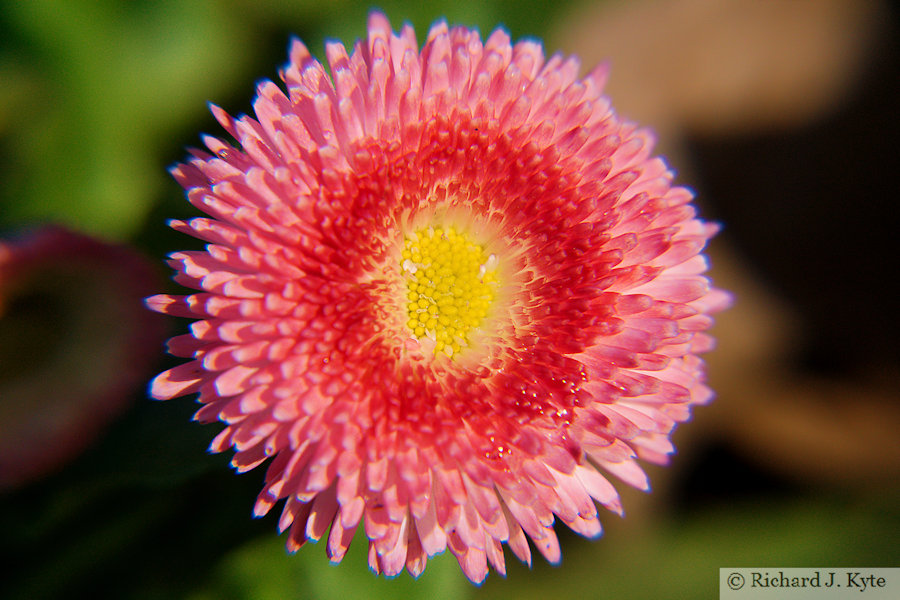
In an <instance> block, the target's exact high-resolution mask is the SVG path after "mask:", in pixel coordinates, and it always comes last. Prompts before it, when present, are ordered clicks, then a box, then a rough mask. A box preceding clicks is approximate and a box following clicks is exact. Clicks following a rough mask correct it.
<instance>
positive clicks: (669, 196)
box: [148, 13, 728, 582]
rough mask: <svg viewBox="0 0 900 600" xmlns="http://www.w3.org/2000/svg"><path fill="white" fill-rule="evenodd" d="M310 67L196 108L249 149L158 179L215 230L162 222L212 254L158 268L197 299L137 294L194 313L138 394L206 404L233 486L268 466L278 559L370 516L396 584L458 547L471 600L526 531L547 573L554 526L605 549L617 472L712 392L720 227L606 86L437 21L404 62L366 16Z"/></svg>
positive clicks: (263, 497) (401, 45) (555, 61)
mask: <svg viewBox="0 0 900 600" xmlns="http://www.w3.org/2000/svg"><path fill="white" fill-rule="evenodd" d="M326 55H327V59H328V63H329V67H330V71H331V76H329V75H328V73H327V72H326V70H325V68H324V66H323V65H322V64H320V63H319V62H317V61H316V60H315V59H313V58H312V57H311V56H310V54H309V52H308V51H307V49H306V47H305V46H304V45H303V44H302V43H301V42H300V41H294V42H293V44H292V46H291V49H290V62H289V63H288V65H287V66H286V68H285V69H284V71H283V72H282V73H281V77H282V79H283V80H284V83H285V84H286V86H287V93H285V92H284V91H283V90H282V89H281V88H279V86H277V85H275V84H274V83H272V82H269V81H266V82H263V83H261V84H260V85H259V88H258V96H257V98H256V100H255V103H254V111H255V118H254V117H249V116H242V117H240V118H233V117H231V116H229V115H227V114H226V113H225V112H224V111H222V110H221V109H219V108H217V107H213V108H212V110H213V112H214V114H215V116H216V117H217V119H218V120H219V122H220V123H221V124H222V126H223V127H224V128H225V129H226V130H227V131H228V133H229V134H231V136H233V137H234V138H235V139H236V140H237V142H238V146H237V147H235V146H232V145H230V144H228V143H226V142H224V141H222V140H220V139H218V138H214V137H206V138H205V139H204V141H205V143H206V146H207V148H208V149H209V152H205V151H199V150H197V151H194V152H193V158H192V159H191V160H190V161H189V162H187V163H186V164H182V165H178V166H176V167H175V168H174V169H173V174H174V176H175V178H176V179H177V180H178V181H179V182H180V183H181V184H182V185H183V186H184V188H185V189H186V190H187V196H188V199H189V200H190V201H191V203H193V204H194V205H195V206H196V207H198V208H200V209H201V210H203V211H204V212H206V213H207V214H208V215H210V217H211V218H196V219H192V220H190V221H187V222H182V221H176V222H174V223H173V227H175V228H176V229H178V230H179V231H183V232H185V233H188V234H190V235H193V236H196V237H199V238H201V239H204V240H206V241H208V242H209V245H208V246H207V249H206V251H203V252H179V253H175V254H173V255H172V257H171V258H172V260H171V264H172V266H173V267H174V268H175V269H176V271H177V275H176V280H177V281H179V282H180V283H182V284H184V285H186V286H189V287H192V288H195V289H197V290H199V293H196V294H193V295H190V296H185V297H182V296H168V295H165V296H154V297H153V298H150V299H149V300H148V303H149V305H150V306H151V307H152V308H154V309H155V310H158V311H161V312H165V313H168V314H172V315H178V316H183V317H191V318H194V319H198V320H197V321H196V322H195V323H194V324H193V325H192V326H191V333H190V334H188V335H184V336H181V337H176V338H173V339H172V340H171V341H170V344H169V349H170V351H171V352H172V353H173V354H175V355H177V356H182V357H185V358H189V359H191V360H190V362H187V363H186V364H183V365H181V366H178V367H175V368H173V369H171V370H169V371H167V372H165V373H162V374H161V375H159V376H158V377H157V378H156V379H155V380H154V382H153V384H152V394H153V396H154V397H155V398H159V399H167V398H172V397H175V396H181V395H185V394H194V393H197V394H199V400H200V402H201V403H202V404H203V405H204V406H203V407H202V408H201V409H200V410H199V411H198V412H197V419H198V420H200V421H203V422H212V421H216V420H218V421H222V422H223V423H225V425H226V426H225V429H224V430H222V432H221V433H220V434H219V435H218V436H217V437H216V438H215V440H214V441H213V443H212V446H211V448H212V450H214V451H216V452H219V451H223V450H225V449H227V448H229V447H231V448H234V450H235V455H234V459H233V464H234V465H235V467H236V468H237V469H238V471H246V470H248V469H252V468H253V467H256V466H257V465H260V464H261V463H263V462H265V461H266V460H267V459H271V462H270V463H269V465H268V471H267V475H266V484H265V487H264V489H263V491H262V493H261V494H260V495H259V498H258V500H257V502H256V507H255V513H256V514H257V515H262V514H265V513H267V512H268V511H269V510H270V509H271V508H272V507H273V505H275V504H276V503H277V502H279V501H280V500H284V507H283V509H282V512H281V518H280V520H279V528H280V529H281V530H289V533H288V542H287V544H288V548H289V549H290V550H296V549H298V548H299V547H300V546H302V545H303V544H304V543H305V542H306V541H308V540H318V539H320V538H322V537H324V536H326V534H327V540H328V541H327V552H328V555H329V557H330V558H331V559H332V561H335V562H337V561H340V560H341V558H342V557H343V556H344V553H345V552H346V550H347V546H348V544H349V543H350V540H351V538H352V537H353V533H354V531H355V530H356V528H357V525H359V524H360V523H362V524H363V527H364V529H365V533H366V536H367V537H368V540H369V564H370V566H371V567H372V568H373V569H374V570H375V571H376V572H383V573H385V574H387V575H396V574H398V573H399V572H401V571H402V570H403V568H404V567H406V568H407V569H408V570H409V572H410V573H412V574H413V575H418V574H419V573H421V571H422V570H423V569H424V568H425V563H426V561H427V558H428V557H429V556H433V555H435V554H436V553H439V552H442V551H444V550H446V549H448V548H449V550H450V551H451V552H452V553H453V554H454V555H455V556H456V558H457V559H458V560H459V563H460V566H461V567H462V569H463V571H464V572H465V574H466V575H467V576H468V577H469V578H470V579H471V580H473V581H476V582H478V581H482V580H483V579H484V578H485V576H486V575H487V570H488V563H490V565H492V566H493V567H494V568H495V569H496V570H498V571H500V572H504V571H505V566H504V555H503V550H502V546H501V545H502V543H504V542H505V543H507V544H508V546H509V547H510V549H511V550H512V551H513V553H514V554H515V555H516V556H517V557H519V558H520V559H521V560H523V561H525V562H528V563H529V564H530V561H531V550H530V547H529V544H528V541H527V539H529V538H530V540H531V542H532V543H533V544H534V546H535V547H536V548H537V550H538V551H539V552H541V553H542V554H543V555H544V556H545V557H546V558H547V559H548V560H550V561H552V562H556V561H558V560H559V559H560V548H559V543H558V541H557V537H556V535H555V533H554V530H553V523H554V520H555V518H559V519H560V520H561V521H562V522H563V523H565V524H566V525H568V526H569V527H571V528H572V529H574V530H575V531H577V532H579V533H581V534H584V535H586V536H596V535H599V533H600V530H601V527H600V522H599V520H598V514H597V506H596V504H597V503H599V504H600V505H602V506H604V507H606V508H608V509H610V510H612V511H614V512H617V513H620V512H621V510H622V508H621V506H620V503H619V499H618V495H617V493H616V491H615V489H614V488H613V486H612V485H611V483H610V482H609V481H608V479H607V474H610V473H611V474H613V475H615V476H616V477H618V478H620V479H622V480H624V481H625V482H627V483H629V484H631V485H634V486H636V487H638V488H642V489H645V488H647V485H648V484H647V478H646V476H645V474H644V472H643V471H642V469H641V467H640V466H639V465H638V463H637V459H639V458H640V459H643V460H647V461H651V462H656V463H662V462H665V461H666V457H667V455H668V454H669V453H670V452H672V450H673V448H672V445H671V443H670V441H669V436H670V433H671V432H672V429H673V427H674V426H675V425H676V424H677V423H678V422H681V421H685V420H686V419H688V417H689V414H690V409H691V407H692V406H693V405H695V404H702V403H704V402H707V401H708V400H709V399H710V397H711V392H710V390H709V389H708V388H707V387H706V386H705V385H704V383H703V365H702V362H701V360H700V359H699V358H698V357H697V354H698V353H701V352H704V351H706V350H708V349H709V348H710V347H711V340H710V338H709V337H708V336H707V335H706V334H704V333H702V332H703V330H705V329H707V328H708V327H709V326H710V324H711V318H710V316H709V315H710V313H711V312H713V311H715V310H718V309H721V308H723V307H724V306H725V305H726V304H727V302H728V299H727V296H726V295H725V294H724V293H722V292H718V291H715V290H711V289H710V287H709V282H708V281H707V279H706V278H704V277H703V276H702V273H703V272H704V271H705V270H706V268H707V263H706V259H705V258H704V256H703V255H702V254H701V251H702V249H703V248H704V246H705V244H706V242H707V240H708V239H709V238H710V237H711V236H712V235H713V234H714V233H715V231H716V226H715V225H711V224H708V223H704V222H703V221H701V220H699V219H697V218H696V216H695V209H694V207H693V206H692V205H691V200H692V195H691V193H690V192H689V191H688V190H686V189H684V188H681V187H673V186H672V185H671V182H672V173H671V172H670V171H669V169H668V168H667V166H666V165H665V163H664V162H663V161H662V160H660V159H659V158H653V157H652V156H651V154H650V153H651V146H652V140H651V136H650V134H649V133H647V132H646V131H643V130H639V129H638V128H637V127H636V126H635V125H633V124H631V123H629V122H626V121H623V120H621V119H620V118H619V117H618V116H616V114H615V113H614V112H613V111H612V110H611V108H610V104H609V100H608V99H607V98H606V97H604V96H603V95H602V88H603V84H604V80H605V77H606V72H605V69H604V68H599V69H597V70H595V71H593V72H591V73H590V74H589V75H588V76H586V77H584V78H582V79H579V77H578V70H579V65H578V62H577V61H576V60H575V59H573V58H564V57H562V56H559V55H555V56H553V57H551V58H550V59H545V57H544V55H543V52H542V49H541V46H540V45H539V44H538V43H536V42H533V41H521V42H518V43H516V44H515V45H513V44H511V43H510V39H509V36H508V35H507V34H506V33H505V32H504V31H502V30H497V31H495V32H494V33H492V34H491V36H490V37H489V38H488V39H487V41H485V42H482V41H481V39H480V38H479V35H478V33H477V32H476V31H472V30H469V29H466V28H463V27H456V28H453V29H448V27H447V25H446V24H445V23H443V22H438V23H437V24H436V25H434V26H433V27H432V29H431V30H430V31H429V33H428V38H427V40H426V42H425V44H424V45H423V47H422V48H421V50H420V49H419V47H418V43H417V41H416V38H415V34H414V33H413V30H412V28H411V27H409V26H405V27H404V28H403V29H402V30H401V31H400V33H399V34H395V33H393V32H392V30H391V27H390V24H389V23H388V21H387V19H386V18H385V17H384V16H383V15H381V14H379V13H374V14H372V15H371V17H370V20H369V28H368V38H367V39H366V40H365V41H360V42H357V44H356V46H355V47H354V48H353V51H352V52H351V53H348V51H347V50H346V49H345V48H344V46H342V45H341V44H339V43H329V44H327V46H326Z"/></svg>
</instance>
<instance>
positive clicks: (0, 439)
mask: <svg viewBox="0 0 900 600" xmlns="http://www.w3.org/2000/svg"><path fill="white" fill-rule="evenodd" d="M158 284H159V282H158V280H157V275H156V273H155V272H154V270H153V264H152V263H150V262H149V261H148V260H147V259H146V258H145V257H143V256H141V255H139V254H137V253H136V252H134V251H133V250H131V249H129V248H127V247H124V246H120V245H114V244H109V243H105V242H102V241H100V240H97V239H94V238H91V237H88V236H85V235H82V234H80V233H76V232H74V231H71V230H68V229H65V228H63V227H59V226H45V227H40V228H37V229H34V230H30V231H24V232H22V233H21V234H19V235H16V236H14V237H10V238H7V239H0V491H4V490H6V489H11V488H15V487H20V486H23V485H26V484H28V483H31V482H33V481H35V480H37V479H39V478H40V477H43V476H46V475H49V474H50V473H52V472H53V471H56V470H58V469H59V468H61V467H62V466H64V465H65V464H66V463H67V462H69V461H71V460H73V459H74V458H75V457H76V456H78V454H80V453H81V452H82V451H83V450H85V449H86V448H87V447H88V446H89V445H90V443H91V442H93V441H95V440H96V439H97V437H98V436H99V434H100V433H101V432H102V431H103V430H104V428H105V427H106V426H107V425H108V424H109V423H110V422H112V420H113V419H114V418H115V417H117V416H119V415H120V414H121V413H122V412H123V411H124V410H125V409H126V408H128V406H129V403H130V402H131V401H132V400H133V398H134V394H135V393H136V392H137V391H138V389H139V388H140V386H141V382H142V381H144V380H145V379H146V377H147V373H148V372H149V371H150V369H151V368H152V365H153V363H155V362H156V357H155V356H154V354H155V352H154V351H153V350H152V348H153V346H155V345H157V344H159V343H160V342H161V341H162V339H163V338H164V336H165V327H164V325H165V324H164V323H163V322H162V318H161V317H160V316H159V315H154V314H151V313H149V312H147V311H146V310H144V309H143V307H142V306H141V304H140V300H141V298H143V297H144V296H146V295H147V294H148V293H150V292H152V291H153V289H154V288H156V287H157V286H158ZM111 323H113V324H115V326H114V327H110V324H111Z"/></svg>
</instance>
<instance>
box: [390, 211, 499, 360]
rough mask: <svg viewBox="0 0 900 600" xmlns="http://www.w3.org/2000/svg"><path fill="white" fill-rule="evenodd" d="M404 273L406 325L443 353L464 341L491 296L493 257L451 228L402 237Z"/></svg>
mask: <svg viewBox="0 0 900 600" xmlns="http://www.w3.org/2000/svg"><path fill="white" fill-rule="evenodd" d="M400 256H401V262H402V270H403V274H404V275H405V277H406V299H407V303H406V310H407V313H408V314H407V317H408V318H407V322H406V325H407V327H408V328H409V329H410V331H411V332H412V334H413V335H414V336H415V337H416V338H418V339H421V338H423V337H428V338H429V339H431V340H433V341H434V352H435V353H436V354H437V353H444V354H447V355H448V356H453V354H455V353H458V352H460V351H461V350H462V349H463V348H465V347H466V346H467V345H468V344H469V335H470V333H471V332H472V331H473V330H475V329H477V328H478V327H480V326H481V323H482V321H483V320H484V318H485V317H486V316H487V314H488V311H489V309H490V306H491V304H492V303H493V301H494V299H495V297H496V288H497V271H496V263H497V259H496V257H495V256H494V255H487V254H486V253H485V251H484V248H483V247H482V246H480V245H478V244H476V243H474V242H473V241H472V240H471V239H470V238H469V237H468V236H466V235H465V234H462V233H459V232H457V231H456V229H455V228H453V227H443V228H441V227H428V228H425V229H421V230H419V231H416V232H415V233H414V234H413V235H410V236H408V237H407V238H406V239H405V241H404V245H403V250H402V251H401V253H400Z"/></svg>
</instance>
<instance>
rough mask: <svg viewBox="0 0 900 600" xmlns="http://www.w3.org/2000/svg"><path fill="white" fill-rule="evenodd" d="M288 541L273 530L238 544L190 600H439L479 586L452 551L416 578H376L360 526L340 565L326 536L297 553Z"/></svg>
mask: <svg viewBox="0 0 900 600" xmlns="http://www.w3.org/2000/svg"><path fill="white" fill-rule="evenodd" d="M284 542H285V536H283V535H282V536H275V535H274V534H273V535H272V536H269V537H265V538H262V539H260V540H257V541H254V542H252V543H250V544H247V545H246V546H244V547H243V548H240V549H239V550H237V551H236V552H234V553H233V554H231V555H229V556H228V557H226V558H225V560H224V561H223V562H222V563H221V565H220V566H219V568H218V569H217V570H216V571H215V573H214V575H213V579H212V580H211V581H209V582H208V585H207V586H205V587H204V589H203V590H202V591H200V592H197V593H196V594H194V595H192V596H191V597H190V600H282V599H283V598H303V599H304V600H347V599H348V598H367V599H372V600H378V599H379V598H386V599H387V598H404V599H409V600H416V599H419V598H421V599H422V600H439V599H443V598H466V597H469V595H470V593H471V592H472V591H474V590H475V589H476V588H475V587H474V586H472V585H471V584H470V583H469V582H468V581H467V580H466V578H465V576H463V574H462V572H461V571H460V569H459V565H458V564H457V563H456V560H455V559H454V558H453V557H452V556H451V555H450V554H448V553H445V554H442V555H440V556H437V557H435V558H433V559H430V560H429V561H428V566H427V567H426V568H425V572H424V573H423V574H422V575H421V576H420V577H419V578H418V579H413V578H412V577H410V576H409V574H408V573H406V572H405V571H404V572H403V573H402V574H401V575H399V576H397V577H396V578H394V579H392V580H388V579H386V578H385V577H381V576H379V577H376V576H375V575H374V574H373V573H372V572H371V571H370V570H369V568H368V564H367V558H366V557H367V550H368V545H367V544H366V539H365V535H364V533H363V532H362V530H361V529H360V530H359V531H357V532H356V536H355V537H354V538H353V543H352V544H351V545H350V550H349V551H348V552H347V555H346V556H345V557H344V560H343V561H342V562H341V563H340V564H339V565H332V564H329V562H328V559H327V558H326V557H325V548H324V545H325V544H326V543H327V542H326V541H325V540H324V539H323V540H322V541H321V542H319V543H318V544H315V545H307V546H304V547H303V548H301V549H300V550H299V551H298V552H297V553H296V554H294V555H290V554H288V553H287V552H286V551H285V548H284Z"/></svg>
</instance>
